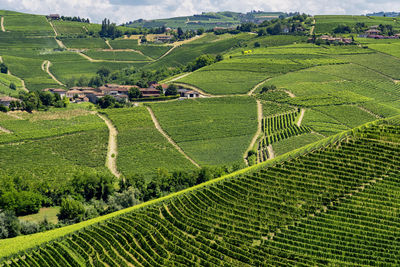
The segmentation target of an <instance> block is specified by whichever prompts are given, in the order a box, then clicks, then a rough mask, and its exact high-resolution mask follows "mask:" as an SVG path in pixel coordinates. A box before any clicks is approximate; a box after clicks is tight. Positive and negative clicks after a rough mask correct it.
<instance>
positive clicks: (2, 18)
mask: <svg viewBox="0 0 400 267" xmlns="http://www.w3.org/2000/svg"><path fill="white" fill-rule="evenodd" d="M1 31H2V32H5V31H6V29H4V17H1Z"/></svg>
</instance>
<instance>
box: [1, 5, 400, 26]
mask: <svg viewBox="0 0 400 267" xmlns="http://www.w3.org/2000/svg"><path fill="white" fill-rule="evenodd" d="M0 9H6V10H14V11H20V12H26V13H33V14H50V13H58V14H60V15H64V16H80V17H85V18H90V20H91V21H92V22H97V23H99V22H101V20H102V19H103V18H105V17H107V18H109V19H110V20H111V21H113V22H116V23H118V24H121V23H124V22H128V21H133V20H136V19H140V18H142V19H156V18H169V17H174V16H188V15H192V14H200V13H201V12H210V11H236V12H248V11H251V10H262V11H283V12H294V11H299V12H304V13H307V14H311V15H317V14H343V15H359V14H366V13H370V12H379V11H386V12H389V11H400V1H399V0H245V1H243V0H230V1H227V0H0Z"/></svg>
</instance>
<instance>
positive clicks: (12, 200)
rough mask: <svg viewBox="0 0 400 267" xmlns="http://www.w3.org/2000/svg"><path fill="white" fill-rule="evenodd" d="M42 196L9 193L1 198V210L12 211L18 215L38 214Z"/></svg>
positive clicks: (16, 192)
mask: <svg viewBox="0 0 400 267" xmlns="http://www.w3.org/2000/svg"><path fill="white" fill-rule="evenodd" d="M42 200H43V197H42V195H40V194H38V193H34V192H30V191H21V192H18V191H15V190H13V191H9V192H6V193H4V194H3V195H2V196H1V197H0V208H1V209H2V210H11V211H13V212H15V214H16V215H18V216H21V215H27V214H33V213H37V212H38V211H39V209H40V207H41V204H42Z"/></svg>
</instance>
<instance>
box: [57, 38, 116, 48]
mask: <svg viewBox="0 0 400 267" xmlns="http://www.w3.org/2000/svg"><path fill="white" fill-rule="evenodd" d="M61 41H62V42H63V43H64V45H65V46H66V47H68V48H78V49H94V48H102V49H108V48H109V47H108V46H107V44H106V42H104V40H103V39H101V38H62V39H61Z"/></svg>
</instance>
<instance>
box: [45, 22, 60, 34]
mask: <svg viewBox="0 0 400 267" xmlns="http://www.w3.org/2000/svg"><path fill="white" fill-rule="evenodd" d="M47 21H48V22H49V24H50V26H51V28H52V29H53V31H54V34H55V37H57V36H58V32H57V31H56V28H55V27H54V25H53V22H51V21H50V20H47Z"/></svg>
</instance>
